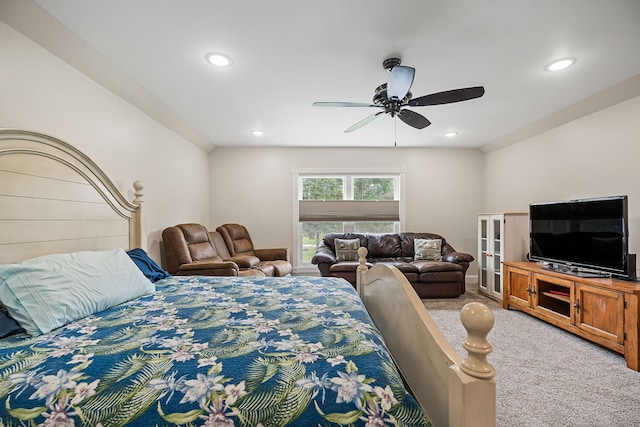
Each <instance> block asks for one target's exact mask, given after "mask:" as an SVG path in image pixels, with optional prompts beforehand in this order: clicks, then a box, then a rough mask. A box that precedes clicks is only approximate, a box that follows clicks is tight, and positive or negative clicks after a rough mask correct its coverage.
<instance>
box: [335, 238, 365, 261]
mask: <svg viewBox="0 0 640 427" xmlns="http://www.w3.org/2000/svg"><path fill="white" fill-rule="evenodd" d="M334 244H335V246H336V259H337V260H338V262H340V261H357V260H358V248H359V247H360V240H359V239H334Z"/></svg>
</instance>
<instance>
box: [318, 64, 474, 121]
mask: <svg viewBox="0 0 640 427" xmlns="http://www.w3.org/2000/svg"><path fill="white" fill-rule="evenodd" d="M382 66H383V67H384V68H385V69H386V70H387V71H389V80H388V81H387V83H383V84H381V85H380V86H378V87H377V88H376V91H375V94H374V95H373V104H368V103H362V102H314V103H313V105H314V106H315V107H375V108H380V109H382V111H378V112H377V113H374V114H372V115H370V116H368V117H365V118H364V119H362V120H360V121H359V122H357V123H356V124H354V125H353V126H351V127H349V128H348V129H346V130H345V131H344V132H345V133H348V132H353V131H355V130H357V129H360V128H361V127H363V126H364V125H366V124H368V123H371V122H372V121H373V120H375V119H376V118H378V117H379V116H380V115H382V114H383V113H384V114H389V115H390V116H391V117H396V116H397V117H398V118H399V119H400V120H402V121H403V122H405V123H406V124H408V125H409V126H412V127H414V128H416V129H424V128H426V127H427V126H429V125H430V124H431V122H430V121H429V120H428V119H427V118H426V117H424V116H423V115H422V114H419V113H416V112H415V111H412V110H409V109H407V108H406V107H424V106H427V105H440V104H450V103H453V102H460V101H467V100H469V99H474V98H480V97H481V96H482V95H484V87H482V86H475V87H467V88H461V89H453V90H447V91H444V92H437V93H432V94H430V95H425V96H421V97H419V98H412V95H411V92H409V89H411V85H412V84H413V77H414V75H415V72H416V70H415V68H412V67H405V66H403V65H400V59H398V58H389V59H386V60H384V61H383V63H382Z"/></svg>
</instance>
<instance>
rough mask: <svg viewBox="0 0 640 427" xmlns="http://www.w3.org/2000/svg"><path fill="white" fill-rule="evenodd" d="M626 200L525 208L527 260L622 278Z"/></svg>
mask: <svg viewBox="0 0 640 427" xmlns="http://www.w3.org/2000/svg"><path fill="white" fill-rule="evenodd" d="M627 215H628V214H627V196H614V197H604V198H595V199H581V200H568V201H562V202H552V203H537V204H531V205H529V221H530V230H529V231H530V255H529V256H530V259H532V260H534V261H546V262H549V263H559V264H563V265H566V266H575V267H580V268H586V269H594V270H598V271H605V272H608V273H613V274H619V275H625V274H626V272H627V265H626V264H627V252H628V235H629V231H628V219H627Z"/></svg>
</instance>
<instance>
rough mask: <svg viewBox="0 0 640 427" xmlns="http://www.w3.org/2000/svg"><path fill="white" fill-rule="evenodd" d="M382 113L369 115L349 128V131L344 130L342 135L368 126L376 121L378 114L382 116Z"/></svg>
mask: <svg viewBox="0 0 640 427" xmlns="http://www.w3.org/2000/svg"><path fill="white" fill-rule="evenodd" d="M382 113H384V111H380V112H377V113H375V114H372V115H370V116H368V117H365V118H364V119H362V120H360V121H359V122H358V123H356V124H354V125H353V126H351V127H350V128H349V129H346V130H345V131H344V133H349V132H353V131H354V130H358V129H360V128H361V127H363V126H364V125H366V124H369V123H371V122H372V121H374V120H375V119H377V118H378V116H379V115H380V114H382Z"/></svg>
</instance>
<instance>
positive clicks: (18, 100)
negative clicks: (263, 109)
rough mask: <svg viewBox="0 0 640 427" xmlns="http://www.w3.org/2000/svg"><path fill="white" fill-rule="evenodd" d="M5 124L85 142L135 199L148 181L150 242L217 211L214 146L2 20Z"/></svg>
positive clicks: (1, 122) (155, 245)
mask: <svg viewBox="0 0 640 427" xmlns="http://www.w3.org/2000/svg"><path fill="white" fill-rule="evenodd" d="M0 127H4V128H18V129H25V130H30V131H37V132H41V133H45V134H48V135H51V136H54V137H56V138H59V139H61V140H63V141H65V142H68V143H69V144H71V145H73V146H75V147H77V148H78V149H80V150H81V151H83V152H84V153H85V154H87V155H88V156H89V157H90V158H91V159H92V160H94V161H95V162H96V163H97V164H98V166H99V167H100V168H102V169H103V170H104V171H105V172H106V173H107V175H108V176H109V177H111V179H112V180H113V181H114V183H115V184H116V185H117V186H118V188H119V189H120V190H121V191H122V192H123V193H124V194H125V195H127V196H128V198H129V200H132V199H133V190H132V187H131V185H132V183H133V181H135V180H140V181H142V182H143V183H145V191H144V200H145V205H144V206H145V209H146V213H147V215H146V217H147V231H148V236H147V246H148V250H149V253H150V255H151V256H152V257H153V258H155V259H156V260H159V259H160V248H159V238H160V233H161V231H162V229H163V228H164V227H166V226H168V225H174V224H176V223H179V222H185V221H197V222H203V223H206V221H207V220H208V218H209V199H208V194H209V160H208V154H207V153H205V152H204V151H202V150H200V149H198V148H196V147H195V146H194V145H193V144H191V143H189V142H187V141H186V140H184V139H183V138H181V137H178V136H177V135H176V134H175V133H173V132H171V131H169V130H168V129H167V128H165V127H164V126H162V125H161V124H159V123H158V122H156V121H154V120H152V119H150V118H149V117H148V116H146V115H145V114H143V113H142V112H141V111H140V110H138V109H136V108H134V107H133V106H131V105H130V104H129V103H127V102H125V101H123V100H122V99H121V98H118V97H117V96H115V95H113V94H112V93H111V92H108V91H107V90H105V89H104V88H103V87H102V86H99V85H98V84H96V83H95V82H94V81H92V80H90V79H89V78H87V77H86V76H85V75H84V74H81V73H80V72H78V71H77V70H76V69H74V68H72V67H70V66H69V65H67V64H66V63H64V62H62V61H61V60H59V59H58V58H56V57H55V56H53V55H51V54H50V53H49V52H47V51H45V50H44V49H42V48H41V47H40V46H38V45H37V44H35V43H33V42H32V41H31V40H29V39H27V38H26V37H24V36H23V35H21V34H20V33H18V32H16V31H15V30H13V29H12V28H10V27H8V26H7V25H5V24H4V23H2V22H0Z"/></svg>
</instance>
